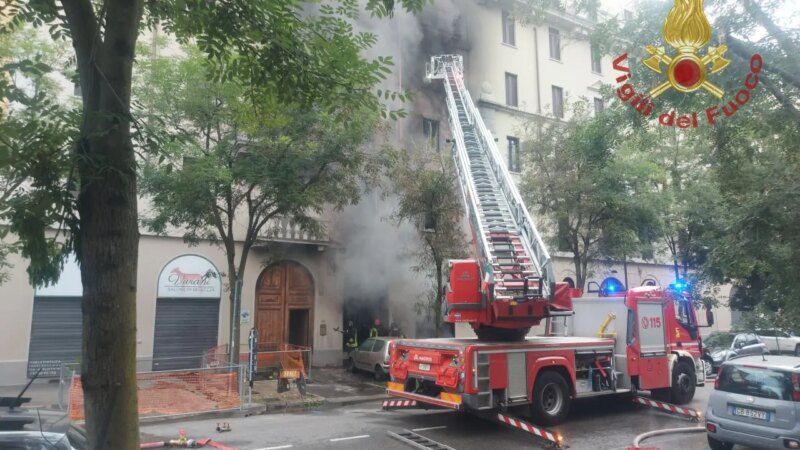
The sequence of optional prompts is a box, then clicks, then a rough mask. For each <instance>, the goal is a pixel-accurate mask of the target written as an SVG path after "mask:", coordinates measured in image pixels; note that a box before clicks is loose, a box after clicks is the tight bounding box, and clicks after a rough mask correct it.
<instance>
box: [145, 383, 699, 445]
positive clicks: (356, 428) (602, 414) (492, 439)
mask: <svg viewBox="0 0 800 450" xmlns="http://www.w3.org/2000/svg"><path fill="white" fill-rule="evenodd" d="M711 389H712V387H711V386H708V385H707V386H706V387H704V388H698V391H697V395H696V396H695V399H694V401H693V402H692V404H691V405H689V406H690V407H692V408H694V409H699V410H701V411H702V410H704V409H705V405H706V403H707V401H708V395H709V393H710V391H711ZM380 408H381V405H380V403H379V402H374V403H364V404H359V405H351V406H346V407H340V408H335V409H331V408H328V409H323V410H318V411H307V412H301V413H282V414H271V415H260V416H251V417H242V418H233V419H225V421H227V422H229V423H230V424H231V428H232V431H230V432H226V433H217V432H216V431H215V427H216V423H217V422H218V421H220V420H219V419H207V420H198V421H190V422H182V423H158V424H147V425H143V426H142V427H141V431H142V433H143V439H142V441H143V442H145V441H147V440H149V439H152V440H158V439H160V438H170V437H174V436H176V435H177V431H178V429H179V428H183V429H185V430H186V431H187V434H188V436H189V437H193V438H206V437H210V438H212V439H214V440H215V441H218V442H221V443H223V444H225V445H227V446H230V447H234V448H237V449H240V450H253V449H270V450H278V449H323V448H325V449H328V448H331V449H337V448H341V449H347V450H358V449H398V450H401V449H406V450H407V449H409V448H410V447H408V446H407V445H405V444H403V443H400V442H398V441H396V440H394V439H392V438H391V437H389V436H388V435H387V432H388V431H393V432H398V431H402V430H404V429H410V430H417V432H418V434H420V435H423V436H425V437H427V438H430V439H433V440H435V441H437V442H439V443H442V444H445V445H448V446H450V447H452V448H455V449H459V450H471V449H474V450H487V449H505V448H543V445H542V444H543V442H542V441H540V440H537V439H536V438H533V437H532V436H531V435H528V434H526V433H524V432H522V431H518V430H515V429H512V428H509V427H507V426H505V425H501V424H498V423H495V422H491V421H488V420H484V419H481V418H477V417H474V416H471V415H466V414H459V413H454V412H449V411H441V410H429V411H425V410H396V411H391V412H386V411H382V410H381V409H380ZM520 414H523V415H524V414H526V413H525V412H524V410H523V411H521V412H520ZM693 426H698V425H697V424H694V423H691V422H689V421H688V420H686V419H682V418H676V417H673V416H670V415H668V414H664V413H660V412H657V411H655V410H652V409H648V408H644V407H639V406H636V405H634V404H633V403H632V402H631V401H630V397H618V398H616V397H612V398H609V397H603V398H598V399H592V400H590V401H585V400H584V401H578V402H575V403H573V407H572V412H571V413H570V417H569V419H568V420H567V422H566V423H565V424H563V425H561V426H559V427H555V428H554V429H553V430H554V431H558V432H559V433H561V434H562V435H563V436H564V441H565V443H566V444H567V445H569V447H570V448H572V449H627V448H628V447H629V446H630V445H631V444H632V442H633V439H634V438H635V437H636V435H638V434H640V433H644V432H647V431H651V430H657V429H665V428H679V427H693ZM645 444H646V446H647V447H658V448H661V449H681V450H704V449H706V448H707V445H706V437H705V434H704V433H698V434H690V435H675V436H666V437H660V438H653V439H651V440H648V441H646V442H645V443H644V444H643V445H645Z"/></svg>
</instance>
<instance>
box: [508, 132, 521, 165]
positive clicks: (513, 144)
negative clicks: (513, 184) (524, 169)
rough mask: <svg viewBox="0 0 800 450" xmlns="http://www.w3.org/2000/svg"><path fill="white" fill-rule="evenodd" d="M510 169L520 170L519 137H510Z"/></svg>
mask: <svg viewBox="0 0 800 450" xmlns="http://www.w3.org/2000/svg"><path fill="white" fill-rule="evenodd" d="M508 170H510V171H511V172H519V139H518V138H515V137H508Z"/></svg>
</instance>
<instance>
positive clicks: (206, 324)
mask: <svg viewBox="0 0 800 450" xmlns="http://www.w3.org/2000/svg"><path fill="white" fill-rule="evenodd" d="M218 328H219V299H218V298H202V299H197V298H160V299H158V300H157V301H156V324H155V342H154V346H153V370H176V369H194V368H198V367H200V366H201V364H202V360H203V353H204V352H205V351H206V350H208V349H210V348H211V347H215V346H216V345H217V332H218Z"/></svg>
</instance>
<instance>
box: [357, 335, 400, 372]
mask: <svg viewBox="0 0 800 450" xmlns="http://www.w3.org/2000/svg"><path fill="white" fill-rule="evenodd" d="M390 341H391V338H388V337H374V338H369V339H367V340H366V341H364V342H362V343H361V345H359V346H358V348H356V349H354V350H353V351H352V353H350V359H349V361H348V363H349V367H350V369H351V370H353V371H355V370H364V371H367V372H372V373H373V374H374V375H375V379H376V380H384V379H385V378H386V375H387V374H388V373H389V342H390Z"/></svg>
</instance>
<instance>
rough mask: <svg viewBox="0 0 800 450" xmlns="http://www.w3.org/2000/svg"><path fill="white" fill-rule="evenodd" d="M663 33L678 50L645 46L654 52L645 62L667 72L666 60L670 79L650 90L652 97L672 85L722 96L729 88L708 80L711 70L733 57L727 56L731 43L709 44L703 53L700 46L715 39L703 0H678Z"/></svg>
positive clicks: (716, 71)
mask: <svg viewBox="0 0 800 450" xmlns="http://www.w3.org/2000/svg"><path fill="white" fill-rule="evenodd" d="M663 33H664V40H665V41H666V42H667V44H669V45H670V46H672V47H673V48H674V49H675V50H676V51H677V54H675V55H673V56H670V55H668V54H667V52H666V50H665V49H664V47H655V46H653V45H648V46H647V47H645V49H646V50H647V53H649V54H650V55H651V56H650V57H649V58H647V59H645V60H644V62H643V63H644V65H645V66H647V67H648V68H649V69H650V70H652V71H654V72H656V73H659V74H663V73H664V71H663V70H662V67H663V66H662V64H663V65H665V66H666V75H667V80H666V81H664V82H663V83H661V84H660V85H658V86H657V87H655V88H653V89H652V90H650V97H652V98H656V97H658V96H659V95H661V94H663V93H664V92H666V91H668V90H669V89H670V88H672V89H675V90H676V91H678V92H683V93H689V92H694V91H697V90H699V89H704V90H705V91H706V92H708V93H709V94H711V95H713V96H714V97H716V98H718V99H721V98H722V97H723V95H724V94H725V91H724V90H723V89H722V88H720V87H719V86H716V85H715V84H713V83H712V82H710V81H708V72H709V71H710V72H711V73H712V74H716V73H719V72H721V71H723V70H725V68H726V67H728V65H729V64H730V63H731V61H730V60H729V59H725V53H727V51H728V46H727V45H721V46H719V47H709V48H708V51H707V52H706V54H705V55H702V56H701V55H700V50H701V49H702V48H703V47H705V46H706V45H708V43H709V42H710V41H711V24H710V23H709V22H708V18H707V17H706V14H705V11H704V9H703V0H675V5H674V6H673V7H672V10H671V11H670V12H669V15H668V16H667V20H666V21H665V22H664V28H663ZM709 66H710V67H709Z"/></svg>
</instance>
